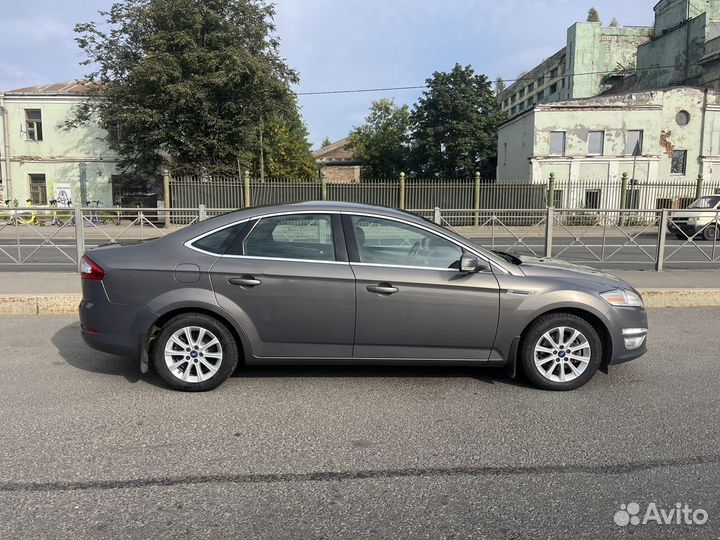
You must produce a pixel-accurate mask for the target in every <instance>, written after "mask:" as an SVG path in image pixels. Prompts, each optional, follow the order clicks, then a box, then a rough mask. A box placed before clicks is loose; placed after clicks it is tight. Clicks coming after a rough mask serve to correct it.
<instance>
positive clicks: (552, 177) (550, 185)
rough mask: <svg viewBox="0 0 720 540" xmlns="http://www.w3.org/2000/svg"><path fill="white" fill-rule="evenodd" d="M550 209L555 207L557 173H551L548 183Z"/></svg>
mask: <svg viewBox="0 0 720 540" xmlns="http://www.w3.org/2000/svg"><path fill="white" fill-rule="evenodd" d="M547 205H548V208H554V207H555V173H554V172H551V173H550V181H549V182H548V203H547Z"/></svg>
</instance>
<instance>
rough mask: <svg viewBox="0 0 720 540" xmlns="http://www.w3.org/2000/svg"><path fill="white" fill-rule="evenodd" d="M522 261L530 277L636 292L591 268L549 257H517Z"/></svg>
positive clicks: (612, 277) (625, 284)
mask: <svg viewBox="0 0 720 540" xmlns="http://www.w3.org/2000/svg"><path fill="white" fill-rule="evenodd" d="M513 255H514V256H515V257H517V258H518V259H520V261H521V264H520V269H521V270H522V271H523V273H524V274H525V275H528V276H544V277H557V278H562V279H568V278H571V279H574V280H577V281H583V282H585V283H592V284H594V285H596V286H597V287H598V288H599V289H610V288H613V287H622V288H624V289H630V290H632V291H635V288H634V287H632V286H631V285H629V284H628V283H626V282H625V281H623V280H622V279H620V278H618V277H616V276H613V275H612V274H608V273H607V272H602V271H600V270H597V269H595V268H591V267H590V266H584V265H581V264H574V263H570V262H567V261H562V260H560V259H552V258H549V257H531V256H528V255H517V254H513Z"/></svg>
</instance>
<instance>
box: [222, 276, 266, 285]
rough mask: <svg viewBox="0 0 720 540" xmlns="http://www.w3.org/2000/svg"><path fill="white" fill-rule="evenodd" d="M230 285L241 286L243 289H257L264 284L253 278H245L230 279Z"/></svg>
mask: <svg viewBox="0 0 720 540" xmlns="http://www.w3.org/2000/svg"><path fill="white" fill-rule="evenodd" d="M228 283H229V284H230V285H240V286H241V287H257V286H258V285H260V284H261V283H262V281H260V280H259V279H255V278H254V277H252V276H243V277H239V278H230V279H228Z"/></svg>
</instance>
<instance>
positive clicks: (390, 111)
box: [350, 99, 410, 179]
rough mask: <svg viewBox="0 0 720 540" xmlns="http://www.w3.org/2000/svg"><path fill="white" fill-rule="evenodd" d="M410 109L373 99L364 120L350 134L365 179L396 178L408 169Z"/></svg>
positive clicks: (393, 102)
mask: <svg viewBox="0 0 720 540" xmlns="http://www.w3.org/2000/svg"><path fill="white" fill-rule="evenodd" d="M409 128H410V109H409V108H408V106H407V105H402V106H398V105H396V104H395V101H394V100H392V99H380V100H378V101H373V103H372V105H371V106H370V113H369V114H368V116H367V117H366V118H365V123H364V124H363V125H361V126H359V127H356V128H354V129H353V131H352V132H351V133H350V144H351V146H352V147H353V148H354V149H355V155H356V157H357V159H358V160H360V161H362V164H363V166H362V176H363V178H366V179H370V178H371V179H386V178H396V177H397V176H398V175H399V174H400V173H401V172H407V168H408V166H409V157H410V150H409V148H410V146H409Z"/></svg>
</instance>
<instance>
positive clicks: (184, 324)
mask: <svg viewBox="0 0 720 540" xmlns="http://www.w3.org/2000/svg"><path fill="white" fill-rule="evenodd" d="M153 363H154V365H155V369H156V370H157V372H158V373H159V374H160V376H161V377H162V378H163V379H164V380H165V382H167V383H168V384H169V385H170V386H172V387H173V388H175V389H177V390H185V391H191V392H192V391H197V392H199V391H204V390H212V389H213V388H216V387H218V386H219V385H220V384H222V383H223V382H224V381H225V379H227V378H228V377H229V376H230V375H231V374H232V373H233V371H234V370H235V367H236V366H237V363H238V348H237V343H236V342H235V338H234V337H233V335H232V333H231V332H230V331H229V330H228V329H227V328H226V327H225V325H223V324H222V323H220V322H219V321H217V320H215V319H213V318H212V317H208V316H207V315H202V314H199V313H197V314H194V313H188V314H183V315H178V316H177V317H174V318H173V319H170V320H169V321H168V322H167V323H166V324H165V325H164V326H163V327H162V330H161V331H160V335H159V336H158V337H157V340H156V342H155V345H154V348H153Z"/></svg>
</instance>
